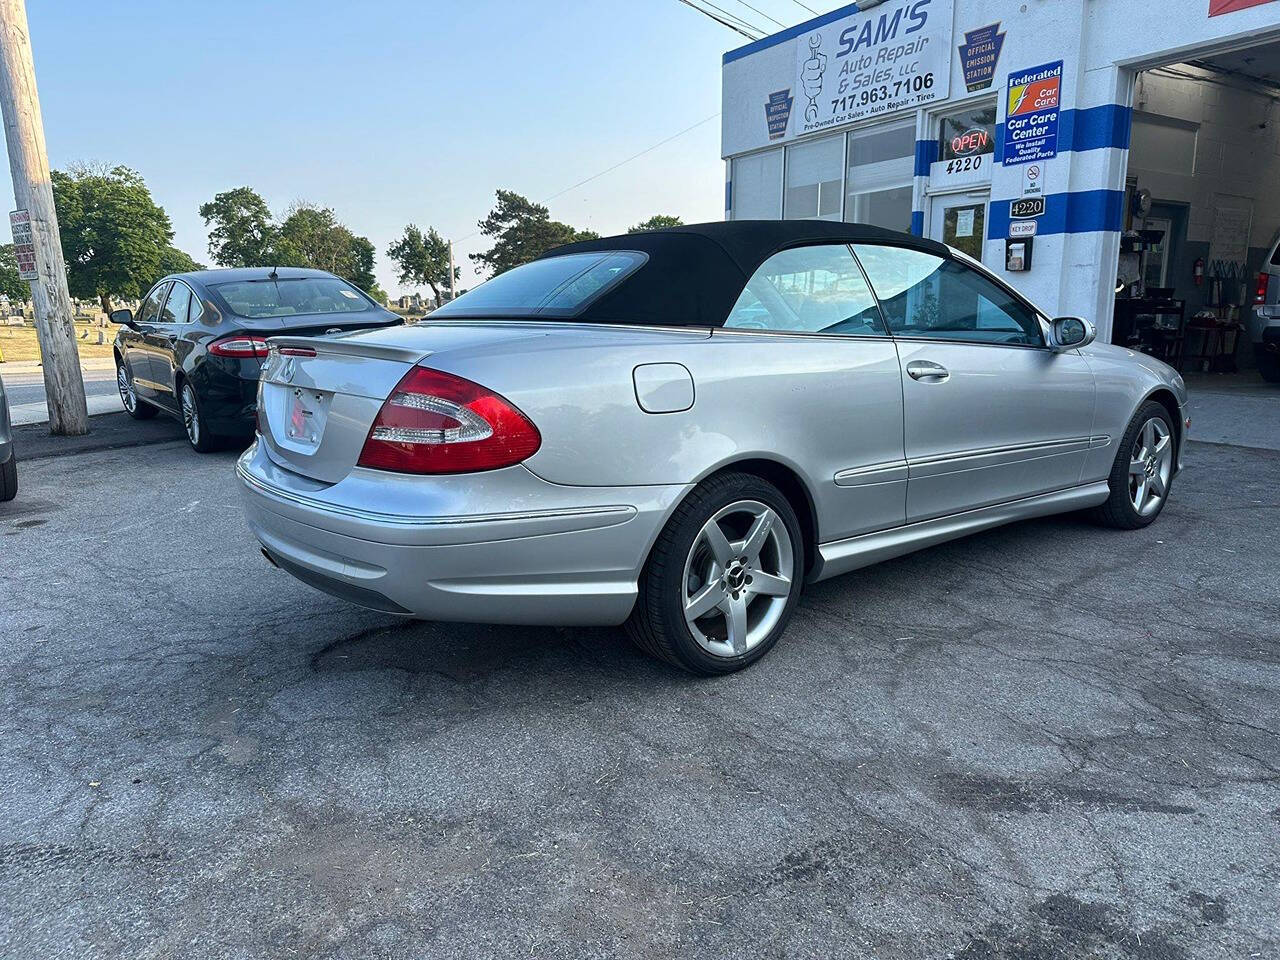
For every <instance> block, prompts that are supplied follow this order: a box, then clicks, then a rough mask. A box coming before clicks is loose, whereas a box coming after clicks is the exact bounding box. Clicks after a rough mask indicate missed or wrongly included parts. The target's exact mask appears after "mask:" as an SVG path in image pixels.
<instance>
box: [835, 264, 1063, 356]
mask: <svg viewBox="0 0 1280 960" xmlns="http://www.w3.org/2000/svg"><path fill="white" fill-rule="evenodd" d="M854 251H855V252H856V253H857V255H858V259H859V260H860V261H861V262H862V266H863V269H865V270H866V271H867V276H868V277H869V278H870V280H871V286H872V288H873V289H874V290H875V292H876V296H877V297H878V298H879V300H880V306H881V309H883V310H884V316H885V319H886V320H887V321H888V323H889V329H890V330H891V331H892V332H893V335H894V336H895V337H920V338H923V339H928V340H962V341H965V342H968V343H1014V344H1025V345H1029V346H1037V347H1038V346H1043V345H1044V338H1043V336H1042V335H1041V332H1040V322H1039V320H1037V319H1036V315H1035V312H1034V311H1033V310H1031V309H1030V308H1029V307H1027V306H1026V305H1024V304H1023V303H1022V302H1021V301H1019V300H1018V299H1016V298H1015V297H1014V296H1013V295H1012V294H1010V293H1008V292H1006V291H1005V290H1004V289H1003V288H1002V287H1000V286H999V285H998V284H995V283H993V282H992V281H991V280H989V279H987V278H986V277H984V276H983V275H982V274H980V273H978V272H977V271H976V270H974V269H972V268H971V267H968V266H965V265H964V264H963V263H961V262H959V261H957V260H945V259H943V258H942V257H935V256H934V255H933V254H931V253H924V252H923V251H920V250H908V249H906V248H903V247H880V246H869V245H856V246H855V247H854Z"/></svg>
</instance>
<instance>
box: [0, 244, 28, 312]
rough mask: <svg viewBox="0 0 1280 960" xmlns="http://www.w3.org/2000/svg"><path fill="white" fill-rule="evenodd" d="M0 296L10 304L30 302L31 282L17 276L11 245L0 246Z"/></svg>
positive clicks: (15, 258) (16, 264) (15, 261)
mask: <svg viewBox="0 0 1280 960" xmlns="http://www.w3.org/2000/svg"><path fill="white" fill-rule="evenodd" d="M0 295H2V296H5V297H8V298H9V302H10V303H28V302H30V300H31V282H30V281H29V280H23V279H22V278H21V277H19V276H18V258H17V257H16V256H14V254H13V244H12V243H6V244H0Z"/></svg>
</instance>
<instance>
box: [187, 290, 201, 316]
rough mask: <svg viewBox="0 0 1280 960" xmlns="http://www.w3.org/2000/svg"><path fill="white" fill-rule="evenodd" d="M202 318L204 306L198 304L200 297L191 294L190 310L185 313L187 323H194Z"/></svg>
mask: <svg viewBox="0 0 1280 960" xmlns="http://www.w3.org/2000/svg"><path fill="white" fill-rule="evenodd" d="M202 316H204V305H203V304H202V303H201V302H200V295H199V294H198V293H192V295H191V309H190V310H188V311H187V323H195V322H196V321H197V320H199V319H200V318H201V317H202Z"/></svg>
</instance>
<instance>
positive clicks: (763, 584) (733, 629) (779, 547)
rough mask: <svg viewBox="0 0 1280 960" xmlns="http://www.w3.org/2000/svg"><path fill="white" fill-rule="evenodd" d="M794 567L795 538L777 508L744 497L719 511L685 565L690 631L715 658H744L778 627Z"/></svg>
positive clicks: (704, 526)
mask: <svg viewBox="0 0 1280 960" xmlns="http://www.w3.org/2000/svg"><path fill="white" fill-rule="evenodd" d="M794 567H795V557H794V554H793V548H792V545H791V537H790V535H789V534H788V533H787V528H786V525H785V524H784V523H783V522H782V520H781V519H780V518H779V516H778V514H777V513H775V512H774V510H773V509H772V508H770V507H768V506H766V505H765V504H763V503H760V502H758V501H755V500H740V501H738V502H736V503H731V504H730V505H729V506H727V507H724V508H723V509H721V510H719V511H717V512H716V514H715V516H713V517H711V518H710V519H709V520H708V521H707V522H706V523H705V524H703V527H702V529H701V530H700V531H699V532H698V536H697V538H696V539H695V540H694V542H693V546H692V548H690V550H689V556H688V559H687V560H686V561H685V565H684V574H685V575H684V582H685V598H684V618H685V622H686V623H687V624H688V625H689V632H690V633H691V634H693V637H694V639H695V640H697V641H698V644H699V645H700V646H701V647H702V649H704V650H706V651H707V653H709V654H711V655H712V656H716V657H740V656H742V655H743V654H745V653H746V652H747V651H749V650H751V649H752V648H753V647H756V646H758V645H759V644H760V642H761V641H762V640H764V639H765V638H766V637H767V636H769V634H770V632H771V631H772V630H773V628H774V627H775V626H777V624H778V621H779V620H780V619H781V617H782V614H783V611H784V610H785V609H786V606H787V598H788V597H789V596H790V595H791V576H792V570H793V569H794Z"/></svg>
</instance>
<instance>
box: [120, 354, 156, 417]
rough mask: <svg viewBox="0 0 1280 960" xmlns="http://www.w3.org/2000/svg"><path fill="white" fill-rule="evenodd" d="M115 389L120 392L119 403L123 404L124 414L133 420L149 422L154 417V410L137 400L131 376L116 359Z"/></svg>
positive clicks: (147, 404) (136, 392) (149, 405)
mask: <svg viewBox="0 0 1280 960" xmlns="http://www.w3.org/2000/svg"><path fill="white" fill-rule="evenodd" d="M116 389H118V390H119V391H120V402H121V403H123V404H124V412H125V413H127V414H128V415H129V416H131V417H133V419H135V420H150V419H151V418H152V417H154V416H155V415H156V408H155V407H153V406H151V404H149V403H145V402H144V401H142V400H139V399H138V391H137V390H136V389H134V386H133V376H132V375H131V374H130V373H129V370H128V369H127V368H126V367H125V365H124V364H123V363H121V362H120V360H119V359H118V358H117V359H116Z"/></svg>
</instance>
